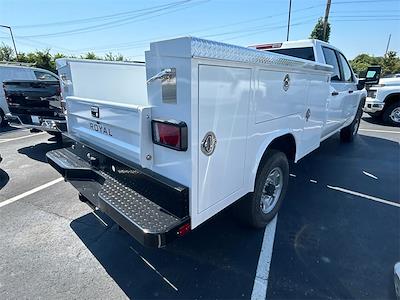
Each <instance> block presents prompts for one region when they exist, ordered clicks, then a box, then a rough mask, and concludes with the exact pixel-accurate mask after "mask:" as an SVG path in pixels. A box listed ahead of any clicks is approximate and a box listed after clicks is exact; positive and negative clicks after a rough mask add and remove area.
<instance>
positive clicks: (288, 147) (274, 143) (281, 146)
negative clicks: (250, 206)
mask: <svg viewBox="0 0 400 300" xmlns="http://www.w3.org/2000/svg"><path fill="white" fill-rule="evenodd" d="M297 144H298V143H297V142H296V136H295V135H294V134H293V133H291V132H286V133H284V134H281V135H277V136H274V137H272V138H270V139H268V140H267V141H266V142H265V143H264V144H263V145H262V147H260V150H259V152H258V154H257V156H256V161H255V165H254V167H253V170H252V174H253V176H252V182H251V184H252V186H253V189H254V184H255V181H256V177H257V175H258V173H259V171H260V169H261V166H262V165H263V163H264V161H265V160H266V159H267V158H268V151H269V150H271V149H274V150H278V151H281V152H283V153H284V154H285V155H286V157H287V158H288V161H289V162H296V161H297V158H296V154H297Z"/></svg>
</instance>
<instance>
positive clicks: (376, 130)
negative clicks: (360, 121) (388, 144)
mask: <svg viewBox="0 0 400 300" xmlns="http://www.w3.org/2000/svg"><path fill="white" fill-rule="evenodd" d="M358 130H362V131H371V132H382V133H397V134H400V131H394V130H381V129H364V128H360V129H358Z"/></svg>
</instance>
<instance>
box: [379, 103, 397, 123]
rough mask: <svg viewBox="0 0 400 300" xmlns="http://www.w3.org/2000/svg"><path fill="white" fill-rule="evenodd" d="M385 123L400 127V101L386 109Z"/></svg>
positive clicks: (384, 112) (384, 114) (384, 113)
mask: <svg viewBox="0 0 400 300" xmlns="http://www.w3.org/2000/svg"><path fill="white" fill-rule="evenodd" d="M383 121H384V122H385V123H387V124H390V125H393V126H400V101H396V102H393V103H392V104H390V105H389V106H388V107H386V108H385V110H384V111H383Z"/></svg>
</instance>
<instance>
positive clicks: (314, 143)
mask: <svg viewBox="0 0 400 300" xmlns="http://www.w3.org/2000/svg"><path fill="white" fill-rule="evenodd" d="M321 77H322V78H321ZM308 78H309V80H310V82H309V85H308V93H307V107H306V112H305V116H304V130H303V134H302V145H303V147H302V149H303V151H304V152H303V153H302V155H306V154H308V153H310V152H311V151H313V150H314V149H316V148H318V146H319V145H320V142H321V137H322V128H323V126H324V124H325V122H326V118H327V104H328V97H329V81H328V79H329V76H326V75H325V78H324V75H317V74H309V75H308Z"/></svg>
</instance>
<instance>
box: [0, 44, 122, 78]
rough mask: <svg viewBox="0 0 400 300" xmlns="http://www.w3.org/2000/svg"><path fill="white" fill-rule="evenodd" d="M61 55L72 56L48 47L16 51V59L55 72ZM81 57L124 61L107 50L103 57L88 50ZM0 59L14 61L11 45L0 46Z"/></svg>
mask: <svg viewBox="0 0 400 300" xmlns="http://www.w3.org/2000/svg"><path fill="white" fill-rule="evenodd" d="M62 57H73V56H66V55H65V54H62V53H56V54H54V55H53V54H51V53H50V49H45V50H42V51H40V50H36V51H35V52H29V53H24V52H19V53H18V61H19V62H24V63H30V64H33V65H34V66H35V67H37V68H42V69H46V70H49V71H52V72H54V73H56V72H57V70H56V63H55V61H56V59H58V58H62ZM80 57H81V58H84V59H100V60H101V59H104V60H112V61H126V59H125V58H124V56H123V55H122V54H117V55H114V54H113V53H111V52H109V53H107V54H106V55H105V56H104V57H101V56H97V55H96V54H95V53H94V52H88V53H86V54H85V55H81V56H80ZM0 61H16V56H15V54H14V51H13V49H12V48H11V47H9V46H7V45H5V44H4V43H3V44H2V45H1V46H0Z"/></svg>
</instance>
